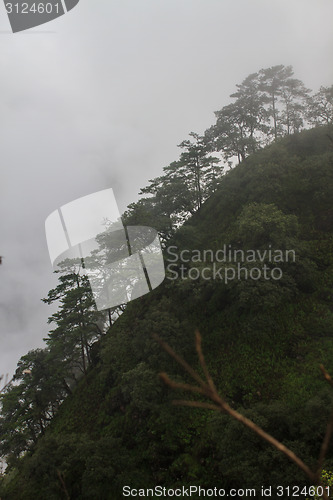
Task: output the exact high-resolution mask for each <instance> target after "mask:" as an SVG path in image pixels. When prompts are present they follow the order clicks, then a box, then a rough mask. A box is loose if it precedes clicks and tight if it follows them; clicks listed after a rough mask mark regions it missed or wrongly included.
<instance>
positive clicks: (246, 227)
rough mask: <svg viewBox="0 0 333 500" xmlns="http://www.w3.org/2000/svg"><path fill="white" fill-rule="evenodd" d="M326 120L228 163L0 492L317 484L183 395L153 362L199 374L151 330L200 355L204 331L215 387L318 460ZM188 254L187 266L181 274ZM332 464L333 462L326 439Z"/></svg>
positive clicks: (326, 304)
mask: <svg viewBox="0 0 333 500" xmlns="http://www.w3.org/2000/svg"><path fill="white" fill-rule="evenodd" d="M328 132H329V131H328V129H326V128H325V127H318V128H315V129H312V130H309V131H303V132H301V133H299V134H294V135H290V136H288V137H286V138H284V139H281V140H278V141H277V142H275V143H274V144H272V145H270V146H268V147H266V148H265V149H263V150H261V151H259V152H257V153H255V154H253V155H251V156H250V157H249V158H247V159H246V160H245V161H243V162H241V163H240V164H239V165H238V166H237V167H235V168H234V169H233V170H231V171H229V172H228V173H227V174H226V175H225V176H224V178H223V180H222V182H221V185H220V187H219V188H218V190H217V191H216V192H215V193H214V194H213V195H212V196H211V197H210V198H209V199H208V200H207V201H206V202H205V203H204V205H203V206H202V207H201V208H200V209H199V210H198V212H197V213H196V214H195V215H194V216H193V217H191V218H190V219H189V220H188V221H187V222H186V223H185V224H184V225H183V226H182V227H181V228H180V229H179V230H178V231H177V233H176V235H175V236H174V237H173V238H172V240H170V241H169V242H168V245H167V247H166V248H165V249H164V257H165V265H166V268H167V276H166V279H165V281H164V282H163V284H162V285H161V286H159V287H158V288H157V289H155V290H154V291H153V292H151V293H150V294H148V295H146V296H144V297H141V298H139V299H137V300H135V301H133V302H132V303H130V304H129V305H128V307H127V309H126V311H125V312H124V314H123V315H122V316H121V317H120V318H119V319H118V320H117V321H116V323H115V324H114V325H113V326H112V327H111V328H110V330H109V332H108V334H107V335H106V336H104V337H103V338H102V340H101V341H100V342H99V343H98V345H97V344H96V346H95V349H94V360H93V361H94V363H93V365H94V366H93V367H92V369H90V371H89V373H88V376H87V378H86V379H83V380H82V381H81V383H80V384H79V385H78V387H77V388H76V390H75V391H74V393H73V395H72V396H69V397H68V398H67V399H66V400H65V402H64V403H63V404H62V406H61V408H60V410H59V412H58V414H57V415H56V417H55V418H54V419H53V421H52V422H51V424H50V426H49V428H48V429H47V431H46V433H45V435H44V436H42V437H41V438H40V439H39V442H38V444H37V446H36V447H35V449H34V451H33V453H31V456H26V457H24V458H21V459H19V460H18V461H17V462H16V463H13V464H12V467H11V470H10V472H9V473H8V475H7V476H5V479H4V480H3V484H2V485H1V487H0V493H1V498H2V499H3V500H7V499H8V500H17V499H26V500H28V499H34V500H36V499H41V500H42V499H43V500H44V499H46V498H47V499H57V498H65V497H66V496H65V490H66V491H67V493H68V495H69V497H70V498H73V499H81V498H82V499H84V498H89V499H118V498H119V499H120V498H123V496H122V487H123V486H124V485H130V486H131V487H132V488H153V487H154V486H155V485H162V486H165V487H167V488H174V487H182V486H189V485H198V486H199V485H200V486H201V487H207V488H208V487H210V488H213V487H215V486H216V487H220V488H225V489H227V488H244V487H247V488H252V487H253V488H257V489H259V488H261V485H263V484H266V485H273V486H274V485H278V484H280V485H302V486H303V485H305V484H308V483H307V480H306V478H305V477H304V475H303V473H302V472H301V471H299V470H298V469H297V468H296V466H294V465H293V464H292V463H291V462H289V461H288V460H287V459H286V458H285V457H283V456H281V455H279V453H278V452H277V451H276V450H275V449H274V448H272V447H270V446H269V445H266V444H265V443H263V442H261V441H260V440H259V438H257V437H256V436H254V435H252V434H251V433H250V432H249V431H247V430H246V429H244V428H243V427H242V426H241V425H240V424H238V423H236V422H234V421H232V420H230V418H229V417H228V416H226V415H222V414H218V413H214V412H212V411H209V410H202V409H193V408H185V407H176V406H173V405H172V404H171V401H172V399H174V398H175V397H176V398H180V399H181V398H182V397H183V396H184V395H182V394H179V393H175V392H174V391H172V390H171V389H169V388H167V387H165V385H164V384H163V383H162V382H161V381H160V380H159V378H158V373H159V372H161V371H165V372H167V373H168V374H169V375H170V376H172V377H173V378H174V379H175V380H184V381H189V379H188V378H187V376H186V374H184V373H183V371H182V369H181V368H180V367H179V366H178V365H177V364H176V362H174V361H173V360H172V359H171V358H170V356H169V355H168V354H167V353H166V352H164V351H163V350H162V349H161V347H160V345H159V344H158V343H157V342H156V341H155V340H154V339H153V337H152V334H153V333H157V334H158V335H159V336H160V337H161V338H162V339H163V340H165V341H166V342H168V343H169V344H170V345H171V346H172V347H173V348H174V349H175V351H176V352H177V353H178V354H180V355H181V356H183V357H184V358H185V359H186V360H187V361H188V363H190V364H191V365H192V366H194V367H195V368H198V360H197V356H196V352H195V349H194V331H195V329H196V328H198V329H199V331H200V332H201V335H202V338H203V351H204V354H205V356H206V361H207V364H208V367H209V370H210V372H211V374H212V376H213V379H214V381H215V383H216V385H217V387H218V390H219V392H220V393H221V394H223V395H224V396H225V397H226V399H227V400H228V402H229V403H230V404H232V405H233V407H235V408H238V409H240V410H241V411H242V412H243V413H244V414H245V415H247V416H249V417H250V418H252V419H253V420H254V421H255V422H257V423H258V424H260V425H261V426H262V427H263V428H264V429H265V430H267V431H268V432H271V433H272V434H273V435H274V436H275V437H276V438H278V439H280V440H281V441H283V442H284V443H285V444H287V445H288V446H289V447H290V448H291V449H292V450H294V451H295V452H296V453H297V454H299V456H301V457H302V459H303V460H304V461H305V462H306V463H308V464H309V465H313V464H314V463H315V462H316V460H317V457H318V455H319V448H320V444H321V440H322V438H323V436H324V433H325V428H326V422H327V419H328V416H329V415H330V411H331V406H332V402H333V391H332V390H331V388H330V387H329V386H328V385H327V384H326V383H325V381H324V380H323V377H322V374H321V372H320V370H319V365H320V363H323V364H324V365H325V367H326V369H327V370H328V371H329V372H330V373H331V374H332V373H333V355H332V354H333V307H332V289H333V208H332V200H333V149H332V141H331V140H330V139H329V137H328ZM235 250H237V251H238V253H237V254H236V255H237V257H236V259H235V258H234V256H235V253H234V251H235ZM182 251H183V253H181V252H182ZM205 251H206V253H205ZM221 251H224V254H223V253H222V252H221ZM229 251H230V254H228V252H229ZM288 251H289V253H288ZM218 252H219V253H218ZM176 255H177V256H178V257H179V258H178V259H177V258H176ZM228 255H231V256H232V257H233V258H232V259H224V260H223V257H225V256H227V257H228ZM199 256H200V257H201V262H200V261H199ZM217 256H218V259H216V257H217ZM212 257H213V258H212ZM191 259H192V260H191ZM237 259H238V260H237ZM214 263H215V264H216V266H217V268H218V269H221V274H216V267H215V271H214ZM170 265H171V266H170ZM181 265H183V266H184V268H183V272H184V276H185V277H186V276H188V273H190V276H191V277H192V279H191V278H188V279H181V278H178V279H173V278H175V276H176V274H180V267H179V266H181ZM265 265H266V271H267V276H266V275H264V271H263V266H265ZM185 268H186V269H185ZM226 268H228V270H227V269H226ZM240 268H242V269H243V270H242V271H240V278H241V279H237V276H238V274H237V273H238V272H239V269H240ZM253 268H256V269H257V270H258V269H259V272H258V271H252V269H253ZM268 268H269V270H268ZM272 268H278V269H279V271H275V274H273V275H272V273H271V270H272ZM190 269H192V270H190ZM204 269H206V271H203V270H204ZM214 273H215V279H212V278H213V276H214ZM226 273H227V274H226ZM251 273H252V279H251V278H248V279H245V276H246V274H248V276H249V275H251ZM207 276H208V277H210V278H211V279H207ZM220 276H222V278H220ZM226 276H229V277H230V279H228V280H227V282H226V279H225V277H226ZM232 276H233V279H232ZM265 276H266V277H265ZM193 278H195V279H193ZM186 397H187V396H186ZM325 468H326V469H331V470H333V451H332V450H331V451H330V453H329V454H328V457H327V462H326V464H325ZM59 478H60V479H59ZM63 485H65V488H64V486H63ZM271 498H275V497H274V495H272V497H271Z"/></svg>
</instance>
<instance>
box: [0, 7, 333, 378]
mask: <svg viewBox="0 0 333 500" xmlns="http://www.w3.org/2000/svg"><path fill="white" fill-rule="evenodd" d="M332 19H333V2H332V0H316V1H313V0H269V1H267V0H252V1H250V0H81V1H80V3H79V4H78V5H77V7H75V8H74V9H73V10H72V11H70V12H69V13H68V14H66V15H65V16H63V17H60V18H58V19H56V20H54V21H52V22H50V23H48V24H45V25H43V26H40V27H38V28H35V29H32V30H29V31H27V32H22V33H17V34H12V33H11V32H10V26H9V22H8V19H7V15H6V12H5V8H4V6H3V4H2V3H1V5H0V64H1V80H0V116H1V134H0V141H1V147H0V157H1V161H0V168H1V181H0V207H1V212H0V214H1V217H0V255H3V256H4V258H3V265H2V266H1V267H0V336H1V342H0V373H6V372H9V373H10V374H12V373H13V372H14V370H15V367H16V363H17V361H18V359H19V358H20V356H22V355H23V354H25V353H27V352H28V351H29V350H30V349H33V348H36V347H39V346H42V338H43V337H45V336H46V334H47V331H48V325H47V318H48V316H49V315H50V313H51V311H50V309H49V307H48V306H47V305H45V304H43V303H42V302H41V300H40V299H41V298H42V297H45V296H46V295H47V292H48V290H49V289H50V288H52V287H53V286H55V284H56V280H55V277H54V275H53V274H52V267H51V264H50V260H49V256H48V250H47V246H46V240H45V234H44V222H45V219H46V218H47V216H48V215H49V214H50V213H51V212H53V211H54V210H56V209H57V208H58V207H60V206H61V205H63V204H64V203H67V202H70V201H73V200H75V199H76V198H79V197H81V196H84V195H87V194H89V193H93V192H96V191H99V190H101V189H106V188H109V187H112V188H113V189H114V192H115V195H116V198H117V201H118V205H119V208H120V209H121V211H122V210H124V209H125V207H126V205H127V204H128V203H130V202H132V201H136V199H137V193H138V191H139V189H140V188H141V187H143V186H145V185H146V184H147V181H148V179H151V178H152V177H156V176H158V175H160V174H161V173H162V168H163V167H164V166H166V165H168V164H169V163H170V162H171V161H173V160H176V159H177V157H178V150H177V144H179V143H180V142H181V141H182V140H184V139H186V138H187V134H188V133H189V132H191V131H194V132H198V133H202V132H203V131H204V130H205V129H206V128H208V127H209V126H210V125H211V124H213V122H214V114H213V112H214V111H216V110H218V109H221V107H222V106H224V105H226V104H228V103H229V102H230V100H229V94H231V93H232V92H233V91H234V90H235V85H236V84H237V83H241V81H242V80H243V79H244V78H245V77H246V76H247V75H248V74H250V73H253V72H255V71H257V70H259V69H261V68H265V67H269V66H273V65H276V64H284V65H290V64H291V65H293V67H294V70H295V76H296V77H297V78H300V79H301V80H303V82H304V83H305V85H306V86H307V87H310V88H312V89H315V90H317V89H318V88H319V87H320V85H331V84H332V83H333V65H332V61H333V30H332Z"/></svg>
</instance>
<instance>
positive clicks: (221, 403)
mask: <svg viewBox="0 0 333 500" xmlns="http://www.w3.org/2000/svg"><path fill="white" fill-rule="evenodd" d="M195 337H196V342H195V346H196V351H197V353H198V357H199V361H200V365H201V368H202V370H203V373H204V374H205V378H206V382H204V381H203V380H202V378H201V377H200V376H199V374H198V373H197V372H196V371H195V370H193V368H192V367H191V366H190V365H189V364H188V363H186V361H184V360H183V359H182V358H181V357H180V356H179V355H178V354H177V353H175V352H174V350H173V349H172V348H171V347H170V346H169V345H168V344H167V343H165V342H164V341H163V340H161V339H160V338H159V337H158V335H154V338H155V339H156V340H157V341H158V342H159V344H160V345H161V346H162V347H163V349H164V350H165V351H166V352H168V353H169V354H170V356H172V357H173V358H174V359H175V360H176V361H177V363H179V364H180V365H181V366H182V367H183V368H184V369H185V370H186V371H187V373H189V374H190V375H191V377H192V378H193V379H194V380H196V381H197V382H198V383H199V384H200V387H198V386H196V385H190V384H183V383H178V382H175V381H173V380H171V379H170V378H169V377H168V375H167V374H166V373H161V374H160V378H161V379H162V380H163V381H164V383H165V384H167V385H168V386H169V387H171V388H172V389H180V390H184V391H188V392H192V393H196V394H201V395H203V396H206V397H207V398H208V399H210V400H211V401H213V402H214V403H215V404H209V403H204V402H201V401H187V400H175V401H173V404H175V405H181V406H190V407H194V408H206V409H209V410H215V411H216V410H217V411H221V412H224V413H227V414H228V415H230V416H231V417H232V418H234V419H235V420H237V421H238V422H241V423H242V424H243V425H245V426H246V427H247V428H248V429H251V430H252V431H253V432H254V433H255V434H257V435H258V436H260V437H261V438H262V439H264V440H265V441H266V442H268V443H270V444H271V445H272V446H274V447H275V448H276V449H277V450H279V451H280V452H281V453H283V454H284V455H286V456H287V457H288V458H289V459H290V460H291V461H292V462H294V464H296V465H297V466H298V467H299V468H300V469H301V470H302V471H303V472H304V473H305V474H306V475H307V476H308V478H309V479H310V480H311V481H313V483H314V484H315V485H318V486H323V485H322V481H321V471H322V467H323V463H324V460H325V456H326V453H327V450H328V446H329V442H330V439H331V436H332V432H333V413H332V416H331V418H330V419H329V422H328V424H327V429H326V433H325V437H324V439H323V443H322V445H321V450H320V456H319V459H318V465H317V468H316V471H315V472H314V471H312V470H311V469H310V467H308V466H307V465H306V464H305V463H304V462H303V460H301V459H300V458H299V457H298V456H297V455H296V454H295V453H294V452H293V451H291V450H290V449H289V448H287V447H286V446H285V445H284V444H283V443H281V442H280V441H278V440H277V439H275V438H274V437H273V436H271V434H268V433H267V432H265V431H264V430H263V429H262V428H261V427H259V426H258V425H256V424H255V423H254V422H253V421H252V420H250V419H248V418H247V417H245V416H244V415H242V414H241V413H239V412H238V411H236V410H234V409H233V408H232V407H231V406H230V405H229V404H228V403H227V402H226V401H225V400H224V399H223V398H222V397H221V396H220V395H219V394H218V392H217V390H216V388H215V385H214V382H213V380H212V378H211V376H210V374H209V371H208V368H207V365H206V361H205V358H204V355H203V353H202V349H201V335H200V333H199V332H198V331H196V334H195ZM320 369H321V371H322V372H323V374H324V377H325V379H326V380H327V381H328V382H329V384H330V385H331V386H332V387H333V380H332V378H331V376H330V375H329V373H328V372H327V371H326V370H325V368H324V366H323V365H321V366H320ZM322 498H323V499H324V500H328V496H327V493H326V491H325V490H324V492H323V495H322Z"/></svg>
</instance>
